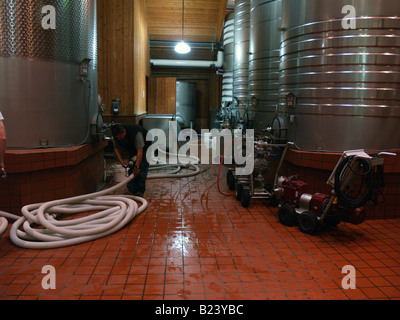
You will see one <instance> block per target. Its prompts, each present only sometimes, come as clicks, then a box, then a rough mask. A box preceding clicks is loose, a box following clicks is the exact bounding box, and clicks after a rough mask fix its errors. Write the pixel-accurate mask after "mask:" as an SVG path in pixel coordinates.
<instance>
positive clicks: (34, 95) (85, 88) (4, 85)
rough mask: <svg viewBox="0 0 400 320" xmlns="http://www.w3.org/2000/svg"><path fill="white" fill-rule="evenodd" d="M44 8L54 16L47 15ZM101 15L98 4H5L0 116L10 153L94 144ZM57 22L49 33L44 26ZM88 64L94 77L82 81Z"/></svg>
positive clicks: (17, 0) (0, 24)
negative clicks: (92, 126) (83, 67)
mask: <svg viewBox="0 0 400 320" xmlns="http://www.w3.org/2000/svg"><path fill="white" fill-rule="evenodd" d="M45 5H50V6H52V7H53V8H54V9H55V11H54V12H52V11H44V12H42V9H43V7H44V6H45ZM96 11H97V9H96V0H76V1H64V0H49V1H45V3H44V1H40V0H13V1H1V2H0V34H1V36H0V74H1V77H0V111H1V112H2V114H3V116H4V118H5V121H4V122H5V125H6V130H7V146H8V148H36V147H57V146H70V145H78V144H81V143H84V142H86V141H88V140H90V122H91V121H92V118H93V117H95V116H96V113H97V105H98V99H97V97H98V89H97V63H98V62H97V21H96V20H97V17H96ZM53 13H55V15H53ZM53 17H55V18H56V19H55V21H56V25H55V29H52V28H50V29H45V28H44V27H43V25H42V22H43V21H44V22H45V25H46V23H47V22H49V21H50V20H48V18H51V19H52V18H53ZM85 59H90V62H89V69H88V71H89V76H88V77H83V78H82V76H81V73H82V74H84V72H81V63H82V62H83V61H84V60H85ZM82 79H83V80H84V81H82Z"/></svg>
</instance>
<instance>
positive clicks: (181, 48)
mask: <svg viewBox="0 0 400 320" xmlns="http://www.w3.org/2000/svg"><path fill="white" fill-rule="evenodd" d="M184 30H185V0H182V41H181V42H179V43H178V44H177V45H176V46H175V51H176V52H177V53H179V54H187V53H189V52H190V51H191V50H192V49H191V48H190V47H189V45H188V44H187V43H185V41H184V40H183V38H184V34H185V32H184Z"/></svg>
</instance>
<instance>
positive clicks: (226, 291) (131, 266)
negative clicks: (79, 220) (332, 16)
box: [0, 166, 400, 300]
mask: <svg viewBox="0 0 400 320" xmlns="http://www.w3.org/2000/svg"><path fill="white" fill-rule="evenodd" d="M217 172H218V166H202V172H201V174H199V175H198V176H196V177H191V178H182V179H179V180H174V179H164V180H148V191H147V193H146V194H145V198H146V199H147V200H148V201H149V206H148V208H147V210H146V211H145V212H143V213H142V214H141V215H140V216H138V217H136V218H135V220H134V221H133V222H132V223H131V224H129V225H128V226H127V227H125V228H124V229H122V230H120V231H119V232H117V233H115V234H113V235H111V236H108V237H106V238H102V239H99V240H96V241H93V242H89V243H85V244H81V245H77V246H73V247H67V248H60V249H52V250H27V249H21V248H18V247H15V246H14V245H13V244H12V243H11V242H10V240H9V238H8V233H7V232H6V233H5V234H4V235H3V237H2V240H1V242H0V299H1V300H5V299H28V300H36V299H39V300H41V299H59V300H67V299H74V300H78V299H94V300H100V299H109V300H110V299H111V300H120V299H136V300H149V299H153V300H154V299H155V300H162V299H163V300H175V299H186V300H200V299H201V300H203V299H206V300H220V299H226V300H265V299H271V300H272V299H279V300H282V299H284V300H286V299H290V300H359V299H362V300H375V299H384V300H391V299H399V298H400V220H373V221H366V222H365V223H363V224H361V225H359V226H354V225H349V224H344V223H341V224H340V225H339V226H338V227H337V228H334V229H329V230H324V231H322V232H320V233H318V234H317V235H313V236H310V235H306V234H303V233H302V232H301V231H300V230H299V229H298V228H297V227H286V226H283V225H281V224H280V223H279V221H278V217H277V209H276V208H272V207H268V205H267V202H266V201H263V200H255V201H253V202H252V203H251V206H250V207H249V208H248V209H245V208H243V207H242V206H241V204H240V203H239V202H237V201H236V200H234V198H233V197H227V196H223V195H221V194H220V193H219V192H218V189H217ZM225 180H226V179H222V181H221V185H222V188H223V189H224V191H225V192H227V191H226V186H225V183H224V182H225ZM45 265H52V266H54V267H55V269H56V289H55V290H44V289H43V288H42V285H41V282H42V279H43V278H44V274H42V273H41V271H42V267H43V266H45ZM346 265H352V266H354V267H355V269H356V289H354V290H352V289H348V290H345V289H343V288H342V279H343V277H344V276H345V274H342V268H343V267H344V266H346Z"/></svg>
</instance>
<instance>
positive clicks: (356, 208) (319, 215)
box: [274, 150, 395, 234]
mask: <svg viewBox="0 0 400 320" xmlns="http://www.w3.org/2000/svg"><path fill="white" fill-rule="evenodd" d="M383 155H390V156H394V155H395V154H393V153H387V152H381V153H379V154H376V155H368V154H367V153H365V152H364V150H353V151H345V152H344V153H343V154H342V156H341V158H340V160H339V162H338V163H337V165H336V167H335V169H334V170H333V172H332V174H331V176H330V177H329V179H328V181H327V184H328V185H329V186H331V187H332V192H331V194H329V195H328V194H322V193H315V194H309V193H308V184H307V183H305V182H304V181H300V180H297V179H296V178H295V177H279V178H278V183H277V188H276V189H275V190H274V194H275V196H276V198H277V199H279V201H280V207H279V211H278V215H279V220H280V222H281V223H282V224H284V225H286V226H293V225H295V224H298V226H299V228H300V230H301V231H302V232H304V233H307V234H314V233H315V232H316V231H317V229H318V226H319V225H321V224H326V225H328V226H336V225H337V224H338V223H339V222H340V221H344V222H348V223H352V224H360V223H362V222H364V220H365V215H366V214H365V209H364V205H366V204H367V203H370V205H372V206H375V205H377V204H378V198H379V196H380V195H381V194H382V192H383V188H384V170H383V167H384V159H383V158H382V156H383Z"/></svg>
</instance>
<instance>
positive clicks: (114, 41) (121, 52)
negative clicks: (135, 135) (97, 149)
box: [98, 0, 150, 118]
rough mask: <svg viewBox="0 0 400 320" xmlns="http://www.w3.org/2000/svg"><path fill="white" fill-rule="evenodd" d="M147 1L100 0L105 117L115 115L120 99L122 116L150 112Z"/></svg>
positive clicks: (99, 45)
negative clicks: (116, 101) (113, 108)
mask: <svg viewBox="0 0 400 320" xmlns="http://www.w3.org/2000/svg"><path fill="white" fill-rule="evenodd" d="M144 1H145V0H135V1H132V0H98V47H99V69H98V78H99V94H100V95H101V97H102V98H103V102H104V103H105V105H106V111H105V113H104V115H105V116H112V113H111V102H112V100H113V99H117V98H118V99H121V107H120V113H119V115H118V116H120V117H121V118H126V117H127V116H128V117H130V116H132V117H133V116H135V115H137V114H141V113H144V112H146V95H147V92H146V77H147V76H148V75H149V73H150V67H149V65H150V63H149V59H150V58H149V56H150V55H149V47H148V26H147V18H146V11H145V5H144ZM114 118H115V117H114Z"/></svg>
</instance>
